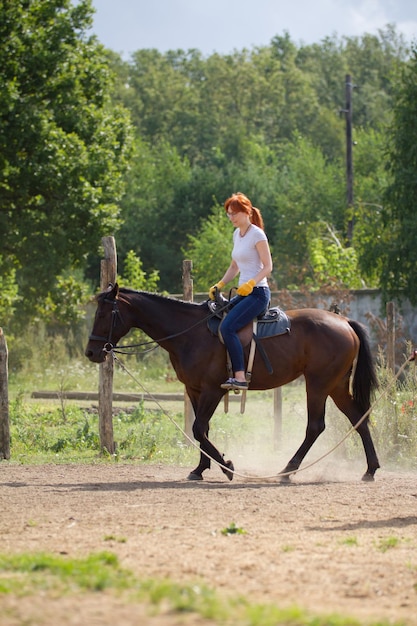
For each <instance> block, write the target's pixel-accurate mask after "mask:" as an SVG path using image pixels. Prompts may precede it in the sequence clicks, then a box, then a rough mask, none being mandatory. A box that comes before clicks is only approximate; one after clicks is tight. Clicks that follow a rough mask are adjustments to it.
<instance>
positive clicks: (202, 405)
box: [188, 391, 234, 480]
mask: <svg viewBox="0 0 417 626" xmlns="http://www.w3.org/2000/svg"><path fill="white" fill-rule="evenodd" d="M188 395H189V397H190V400H191V404H192V405H193V408H194V413H195V420H194V424H193V434H194V438H195V439H196V440H197V441H198V442H199V444H200V462H199V464H198V465H197V467H196V468H195V469H193V470H192V472H190V473H189V475H188V480H203V472H204V471H205V470H206V469H209V468H210V467H211V461H212V460H213V461H215V462H216V463H218V464H219V465H220V468H221V470H222V472H223V473H224V474H226V476H227V478H228V479H229V480H233V471H234V466H233V463H232V461H230V460H229V461H225V460H224V457H223V455H222V454H221V453H220V452H219V450H218V449H217V448H216V446H215V445H214V444H213V443H212V442H211V441H210V439H209V436H208V435H209V425H210V419H211V417H212V415H213V413H214V411H215V410H216V407H217V405H218V403H219V401H220V398H221V397H222V395H223V392H219V393H218V394H213V391H211V392H210V394H208V395H207V396H206V395H203V394H201V395H198V394H193V392H192V391H191V392H188Z"/></svg>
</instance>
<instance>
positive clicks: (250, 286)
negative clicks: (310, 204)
mask: <svg viewBox="0 0 417 626" xmlns="http://www.w3.org/2000/svg"><path fill="white" fill-rule="evenodd" d="M224 208H225V209H226V213H227V216H228V217H229V218H230V220H231V222H232V224H233V226H234V227H235V231H234V233H233V251H232V262H231V263H230V265H229V267H228V269H227V270H226V273H225V274H224V276H223V278H222V279H221V280H219V282H218V283H216V284H215V285H213V287H211V288H210V290H209V297H210V299H211V300H214V297H215V290H216V288H217V289H222V288H223V287H224V286H225V285H226V284H227V283H229V282H230V281H231V280H233V279H234V278H235V277H236V276H237V275H238V274H240V275H239V286H238V289H237V296H235V297H234V298H232V300H231V307H230V311H229V313H228V314H227V315H226V317H225V319H224V321H223V323H222V327H221V332H222V336H223V340H224V343H225V346H226V348H227V350H228V352H229V355H230V360H231V362H232V369H233V374H234V376H233V378H229V379H228V380H227V381H226V382H225V383H223V384H222V385H221V387H222V388H223V389H228V390H230V389H247V388H248V383H247V381H246V375H245V362H244V356H243V348H242V344H241V343H240V340H239V337H238V336H237V331H238V330H239V329H240V328H243V326H245V325H246V324H248V323H249V322H250V321H251V320H253V319H254V318H255V317H257V316H258V315H260V314H262V313H264V312H265V311H266V309H267V308H268V304H269V300H270V297H271V292H270V290H269V287H268V282H267V279H266V278H267V276H269V274H270V273H271V271H272V258H271V252H270V249H269V244H268V239H267V237H266V234H265V232H264V223H263V219H262V215H261V212H260V211H259V209H257V208H256V207H254V206H252V203H251V201H250V200H249V198H247V197H246V196H245V195H244V194H243V193H234V194H233V195H232V196H231V197H230V198H228V199H227V200H226V202H225V203H224Z"/></svg>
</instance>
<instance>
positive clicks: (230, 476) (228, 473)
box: [222, 461, 235, 480]
mask: <svg viewBox="0 0 417 626" xmlns="http://www.w3.org/2000/svg"><path fill="white" fill-rule="evenodd" d="M224 465H225V467H222V471H223V472H224V473H225V474H226V476H227V478H228V479H229V480H233V475H234V471H235V466H234V465H233V463H232V461H225V462H224ZM226 468H228V469H226Z"/></svg>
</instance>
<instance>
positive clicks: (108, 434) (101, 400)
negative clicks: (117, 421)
mask: <svg viewBox="0 0 417 626" xmlns="http://www.w3.org/2000/svg"><path fill="white" fill-rule="evenodd" d="M102 243H103V248H104V259H102V261H101V271H100V288H101V291H104V290H105V289H107V287H108V286H109V283H113V284H114V283H115V282H116V276H117V255H116V242H115V240H114V237H103V238H102ZM113 371H114V364H113V359H112V358H111V357H109V356H108V357H107V359H106V360H105V361H104V363H100V366H99V388H98V396H99V397H98V414H99V431H100V447H101V451H102V452H104V451H106V452H107V453H108V454H114V452H115V446H114V438H113Z"/></svg>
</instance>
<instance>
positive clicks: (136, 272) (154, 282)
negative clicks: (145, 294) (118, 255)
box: [119, 250, 159, 291]
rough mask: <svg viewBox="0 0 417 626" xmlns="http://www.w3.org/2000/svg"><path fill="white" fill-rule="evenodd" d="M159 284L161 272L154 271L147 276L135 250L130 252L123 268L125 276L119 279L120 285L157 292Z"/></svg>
mask: <svg viewBox="0 0 417 626" xmlns="http://www.w3.org/2000/svg"><path fill="white" fill-rule="evenodd" d="M158 282H159V272H158V271H157V270H154V271H153V272H151V273H150V274H149V276H147V275H146V272H144V271H143V269H142V261H141V260H140V258H139V257H138V256H136V254H135V253H134V252H133V250H129V252H128V253H127V255H126V258H125V262H124V266H123V276H120V277H119V283H120V284H121V285H127V286H129V287H130V288H131V289H137V290H140V291H156V290H157V287H158Z"/></svg>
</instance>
